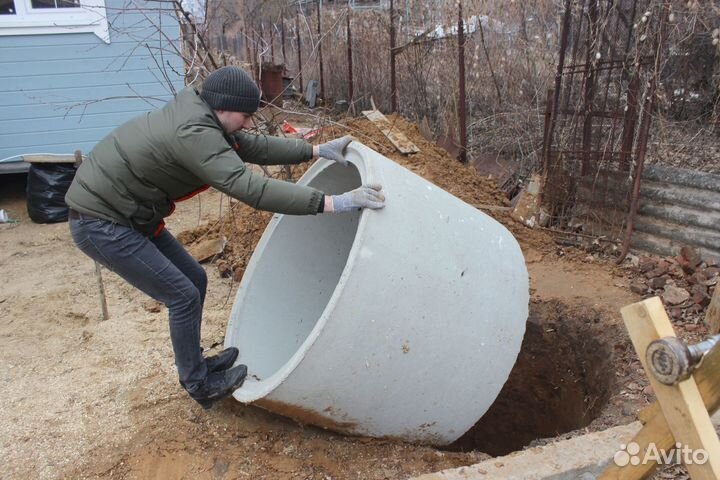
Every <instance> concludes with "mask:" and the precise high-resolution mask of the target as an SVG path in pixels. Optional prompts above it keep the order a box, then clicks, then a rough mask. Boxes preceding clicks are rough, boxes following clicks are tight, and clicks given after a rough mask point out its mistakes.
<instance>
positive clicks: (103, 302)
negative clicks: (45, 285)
mask: <svg viewBox="0 0 720 480" xmlns="http://www.w3.org/2000/svg"><path fill="white" fill-rule="evenodd" d="M74 156H75V168H80V165H82V162H83V155H82V152H81V151H80V150H75V155H74ZM93 261H94V262H95V280H96V281H97V286H98V291H99V292H100V308H101V309H102V319H103V320H108V319H109V318H110V314H109V313H108V307H107V298H106V297H105V284H104V283H103V278H102V271H101V270H100V268H101V267H100V263H99V262H98V261H97V260H93Z"/></svg>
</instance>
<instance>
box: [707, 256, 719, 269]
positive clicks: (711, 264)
mask: <svg viewBox="0 0 720 480" xmlns="http://www.w3.org/2000/svg"><path fill="white" fill-rule="evenodd" d="M705 265H707V266H708V267H717V266H718V259H717V258H715V257H708V258H706V259H705Z"/></svg>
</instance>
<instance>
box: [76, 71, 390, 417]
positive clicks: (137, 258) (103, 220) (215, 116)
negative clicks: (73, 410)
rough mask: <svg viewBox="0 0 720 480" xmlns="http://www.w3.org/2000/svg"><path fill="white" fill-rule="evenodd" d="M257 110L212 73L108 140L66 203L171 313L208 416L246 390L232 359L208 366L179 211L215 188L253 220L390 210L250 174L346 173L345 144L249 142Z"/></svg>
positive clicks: (202, 285)
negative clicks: (171, 224) (309, 169)
mask: <svg viewBox="0 0 720 480" xmlns="http://www.w3.org/2000/svg"><path fill="white" fill-rule="evenodd" d="M259 102H260V90H259V89H258V87H257V85H255V83H254V82H253V81H252V79H251V78H250V77H249V76H248V75H247V74H246V73H245V72H244V71H243V70H241V69H239V68H237V67H223V68H221V69H219V70H216V71H214V72H213V73H211V74H210V75H209V76H208V78H207V79H206V80H205V82H204V84H203V87H202V91H201V92H198V91H197V90H195V89H194V88H192V87H187V88H185V89H184V90H182V91H181V92H180V93H178V95H177V96H176V97H175V98H174V99H173V100H171V101H169V102H168V103H167V104H166V105H165V106H164V107H162V108H161V109H159V110H155V111H153V112H150V113H147V114H144V115H142V116H140V117H137V118H135V119H133V120H130V121H128V122H127V123H125V124H123V125H121V126H119V127H118V128H116V129H115V130H114V131H113V132H111V133H110V134H109V135H108V136H107V137H105V138H104V139H102V140H101V141H100V142H99V143H98V144H97V145H96V146H95V148H94V149H93V150H92V152H90V154H89V156H88V158H87V160H86V161H85V162H83V164H82V165H81V166H80V168H79V169H78V171H77V174H76V176H75V179H74V181H73V183H72V185H71V186H70V189H69V190H68V193H67V195H66V197H65V200H66V202H67V204H68V206H69V207H70V215H69V217H70V230H71V233H72V237H73V240H74V241H75V243H76V244H77V246H78V248H79V249H80V250H82V251H83V252H84V253H85V254H87V255H88V256H89V257H91V258H93V259H94V260H97V261H98V262H100V263H101V264H102V265H104V266H105V267H107V268H109V269H110V270H112V271H114V272H116V273H117V274H118V275H120V276H121V277H122V278H124V279H125V280H126V281H127V282H128V283H130V284H131V285H133V286H135V287H136V288H138V289H140V290H142V291H143V292H145V293H146V294H148V295H149V296H151V297H153V298H154V299H156V300H158V301H160V302H162V303H164V304H165V305H166V306H167V308H168V312H169V317H170V339H171V341H172V346H173V351H174V353H175V364H176V365H177V369H178V376H179V377H180V384H181V385H182V386H183V387H184V388H185V389H186V390H187V392H188V393H189V394H190V396H191V397H192V398H193V399H195V400H196V401H197V402H198V403H199V404H200V405H202V407H203V408H210V407H211V406H212V404H213V403H214V402H215V401H217V400H219V399H221V398H224V397H226V396H228V395H229V394H230V393H232V392H233V391H234V390H235V389H236V388H238V387H240V385H242V383H243V381H244V379H245V376H246V374H247V367H246V366H245V365H237V366H234V367H233V364H234V363H235V360H236V358H237V356H238V351H237V349H236V348H228V349H226V350H224V351H223V352H221V353H220V354H218V355H217V356H214V357H210V358H207V359H205V358H203V356H202V348H201V346H200V323H201V318H202V309H203V302H204V300H205V289H206V286H207V277H206V274H205V271H204V270H203V268H202V267H201V266H200V265H199V264H198V262H197V261H195V259H193V258H192V257H191V256H190V255H189V254H188V253H187V252H186V251H185V249H184V248H183V247H182V245H180V243H179V242H178V241H177V240H176V239H175V237H173V236H172V235H171V234H170V233H169V232H168V231H167V230H165V228H164V221H163V219H164V217H166V216H168V215H170V214H171V213H172V212H173V210H174V208H175V204H174V202H175V201H179V200H184V199H186V198H189V197H191V196H192V195H194V194H196V193H198V192H200V191H202V190H204V189H206V188H208V187H210V186H212V187H214V188H216V189H218V190H220V191H221V192H224V193H226V194H228V195H230V196H232V197H234V198H237V199H238V200H240V201H242V202H244V203H247V204H248V205H250V206H252V207H255V208H257V209H260V210H267V211H271V212H276V213H285V214H292V215H314V214H317V213H341V212H347V211H351V210H357V209H359V208H372V209H375V208H382V207H383V205H384V200H385V198H384V196H383V194H382V192H381V188H382V187H380V186H379V185H368V186H362V187H360V188H358V189H356V190H353V191H351V192H347V193H344V194H342V195H335V196H330V195H324V194H323V193H322V192H320V191H318V190H316V189H314V188H310V187H306V186H301V185H296V184H294V183H289V182H283V181H280V180H275V179H271V178H267V177H265V176H263V175H258V174H257V173H255V172H253V171H252V170H250V169H249V168H247V167H246V165H245V163H244V162H248V163H256V164H262V165H278V164H296V163H301V162H304V161H307V160H311V159H316V158H318V157H319V156H322V157H324V158H328V159H331V160H334V161H336V162H339V163H342V164H346V163H347V160H345V158H344V157H343V151H344V149H345V147H346V146H347V145H348V143H350V141H351V139H350V137H343V138H340V139H337V140H333V141H330V142H327V143H324V144H322V145H319V146H314V147H313V146H312V145H310V144H309V143H307V142H305V141H302V140H293V139H282V138H275V137H268V136H257V135H250V134H247V133H244V132H242V131H241V130H242V129H245V128H248V127H250V126H251V125H252V120H251V115H252V114H253V112H255V111H256V110H257V108H258V105H259Z"/></svg>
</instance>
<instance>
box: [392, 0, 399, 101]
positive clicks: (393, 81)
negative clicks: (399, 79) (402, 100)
mask: <svg viewBox="0 0 720 480" xmlns="http://www.w3.org/2000/svg"><path fill="white" fill-rule="evenodd" d="M395 81H396V79H395V2H394V1H393V0H390V108H391V110H392V112H393V113H394V112H397V110H398V106H397V85H396V83H395Z"/></svg>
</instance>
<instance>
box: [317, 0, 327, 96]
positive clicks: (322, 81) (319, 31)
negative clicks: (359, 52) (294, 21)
mask: <svg viewBox="0 0 720 480" xmlns="http://www.w3.org/2000/svg"><path fill="white" fill-rule="evenodd" d="M321 1H322V0H317V2H315V5H317V34H318V64H319V65H318V67H319V69H320V98H322V99H323V100H325V76H324V75H323V55H322V26H321V24H322V21H321V14H320V3H321Z"/></svg>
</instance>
